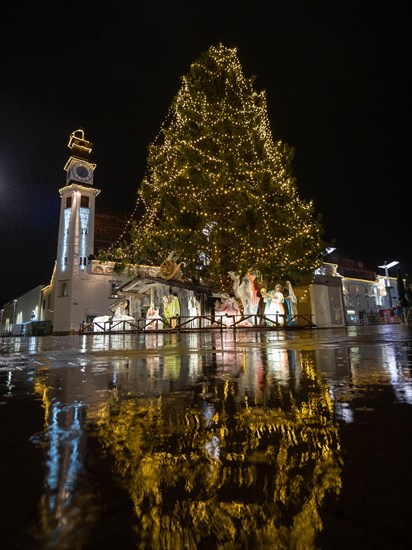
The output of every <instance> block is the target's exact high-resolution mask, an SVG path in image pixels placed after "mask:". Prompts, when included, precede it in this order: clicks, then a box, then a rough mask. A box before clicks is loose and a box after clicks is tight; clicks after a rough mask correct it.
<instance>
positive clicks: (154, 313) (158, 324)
mask: <svg viewBox="0 0 412 550" xmlns="http://www.w3.org/2000/svg"><path fill="white" fill-rule="evenodd" d="M162 328H163V321H162V318H161V317H160V315H159V310H158V309H156V307H155V304H154V302H151V304H150V307H149V309H148V310H147V312H146V325H145V330H159V329H162Z"/></svg>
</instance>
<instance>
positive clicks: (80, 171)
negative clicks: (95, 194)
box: [73, 162, 93, 181]
mask: <svg viewBox="0 0 412 550" xmlns="http://www.w3.org/2000/svg"><path fill="white" fill-rule="evenodd" d="M73 174H74V177H75V178H76V179H78V180H80V181H90V180H91V179H92V175H93V172H92V170H91V168H90V167H89V166H87V164H82V163H80V162H78V163H77V164H75V165H74V166H73Z"/></svg>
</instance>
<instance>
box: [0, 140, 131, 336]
mask: <svg viewBox="0 0 412 550" xmlns="http://www.w3.org/2000/svg"><path fill="white" fill-rule="evenodd" d="M92 146H93V144H92V143H91V142H90V141H88V140H86V139H85V136H84V132H83V130H76V131H74V132H73V133H72V134H71V135H70V138H69V143H68V147H69V149H70V151H71V155H70V157H69V159H68V160H67V162H66V165H65V166H64V170H65V171H66V183H65V186H64V187H62V188H61V189H59V193H60V201H61V204H60V220H59V229H58V238H57V254H56V262H55V266H54V270H53V273H52V276H51V281H50V284H48V285H47V286H38V287H35V288H34V289H32V290H31V291H29V292H28V293H26V294H24V295H23V296H21V297H19V298H18V299H16V300H13V301H12V302H10V303H8V304H5V305H4V306H3V309H2V311H1V327H2V334H8V333H12V334H13V333H15V334H21V333H23V334H24V333H26V331H28V333H31V332H33V329H34V331H35V333H38V334H45V333H49V332H50V331H51V330H52V331H53V334H70V333H78V332H79V327H80V326H81V325H82V323H84V322H87V321H89V320H92V319H93V318H94V317H95V316H98V315H107V314H108V313H110V307H111V306H112V305H113V303H114V302H115V301H116V299H117V298H118V295H117V289H118V288H119V286H120V285H121V284H123V283H125V282H126V281H127V280H129V279H130V277H129V276H126V275H124V276H119V275H114V273H113V266H114V264H113V263H111V262H106V263H99V262H97V261H95V260H93V259H92V258H93V254H94V227H95V202H96V197H97V196H98V195H99V193H100V189H97V188H95V187H94V185H93V176H94V169H95V168H96V164H93V163H92V162H90V160H89V158H90V153H91V151H92ZM33 321H35V323H33Z"/></svg>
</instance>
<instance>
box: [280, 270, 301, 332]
mask: <svg viewBox="0 0 412 550" xmlns="http://www.w3.org/2000/svg"><path fill="white" fill-rule="evenodd" d="M283 297H284V304H285V314H286V323H287V324H288V325H289V326H293V325H296V321H297V314H298V305H297V304H298V299H297V297H296V294H295V293H294V291H293V287H292V284H291V282H290V281H286V283H285V287H284V289H283Z"/></svg>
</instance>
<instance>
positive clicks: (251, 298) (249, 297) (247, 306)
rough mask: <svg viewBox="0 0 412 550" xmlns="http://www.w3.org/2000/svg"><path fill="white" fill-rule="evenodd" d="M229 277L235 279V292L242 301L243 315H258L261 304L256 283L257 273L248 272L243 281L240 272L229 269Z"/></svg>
mask: <svg viewBox="0 0 412 550" xmlns="http://www.w3.org/2000/svg"><path fill="white" fill-rule="evenodd" d="M229 277H230V278H231V279H232V281H233V294H234V295H235V297H236V298H239V300H240V301H241V302H242V307H243V315H246V316H247V315H256V313H257V310H258V304H259V298H258V295H257V289H256V288H255V285H254V279H255V278H256V273H255V272H250V273H246V275H245V276H244V277H242V281H241V280H240V275H239V274H238V273H236V272H234V271H229Z"/></svg>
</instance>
